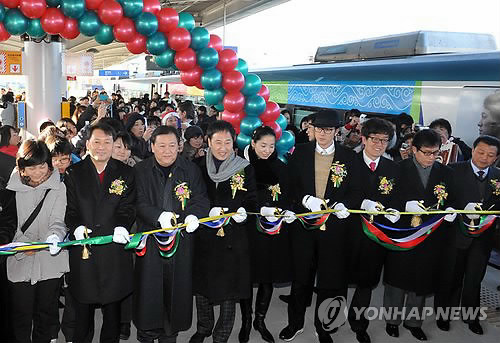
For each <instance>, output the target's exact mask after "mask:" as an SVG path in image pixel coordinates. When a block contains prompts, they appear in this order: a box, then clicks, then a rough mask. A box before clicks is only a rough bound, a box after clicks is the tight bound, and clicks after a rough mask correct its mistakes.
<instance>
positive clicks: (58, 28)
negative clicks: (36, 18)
mask: <svg viewBox="0 0 500 343" xmlns="http://www.w3.org/2000/svg"><path fill="white" fill-rule="evenodd" d="M65 20H66V17H65V16H64V14H63V13H62V12H61V10H60V9H59V8H53V7H49V8H47V10H46V11H45V14H44V15H43V16H42V18H41V19H40V24H41V25H42V29H43V30H44V31H45V32H47V33H48V34H49V35H58V34H59V33H61V32H62V31H63V30H64V22H65Z"/></svg>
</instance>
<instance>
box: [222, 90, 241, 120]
mask: <svg viewBox="0 0 500 343" xmlns="http://www.w3.org/2000/svg"><path fill="white" fill-rule="evenodd" d="M223 104H224V109H225V110H227V111H229V112H232V113H238V112H241V111H242V110H243V108H244V107H245V96H244V95H243V94H241V93H240V92H229V93H227V94H226V95H225V96H224V100H223ZM240 119H243V118H240Z"/></svg>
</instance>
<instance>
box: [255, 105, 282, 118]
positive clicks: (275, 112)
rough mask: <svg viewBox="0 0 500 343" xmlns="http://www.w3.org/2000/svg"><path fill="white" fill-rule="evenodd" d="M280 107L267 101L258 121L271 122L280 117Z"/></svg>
mask: <svg viewBox="0 0 500 343" xmlns="http://www.w3.org/2000/svg"><path fill="white" fill-rule="evenodd" d="M280 114H281V112H280V107H279V105H278V104H277V103H275V102H273V101H268V102H267V103H266V109H265V110H264V112H262V114H261V115H260V120H262V122H263V123H268V122H273V121H275V120H276V119H278V117H279V116H280Z"/></svg>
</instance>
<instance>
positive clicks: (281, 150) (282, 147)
mask: <svg viewBox="0 0 500 343" xmlns="http://www.w3.org/2000/svg"><path fill="white" fill-rule="evenodd" d="M294 144H295V136H294V135H293V133H292V132H290V131H283V132H282V134H281V138H280V140H279V141H277V142H276V150H278V154H279V155H283V154H285V153H286V152H287V151H289V150H290V149H291V148H292V147H293V146H294Z"/></svg>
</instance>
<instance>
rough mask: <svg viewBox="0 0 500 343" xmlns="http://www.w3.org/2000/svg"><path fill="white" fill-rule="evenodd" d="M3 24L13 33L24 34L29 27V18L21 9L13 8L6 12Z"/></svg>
mask: <svg viewBox="0 0 500 343" xmlns="http://www.w3.org/2000/svg"><path fill="white" fill-rule="evenodd" d="M3 25H4V26H5V29H6V30H7V32H8V33H10V34H11V35H22V34H23V33H25V32H26V30H27V29H28V26H29V19H28V18H26V17H25V16H24V14H22V13H21V11H20V10H18V9H17V8H13V9H10V10H8V11H7V13H5V18H4V20H3Z"/></svg>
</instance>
